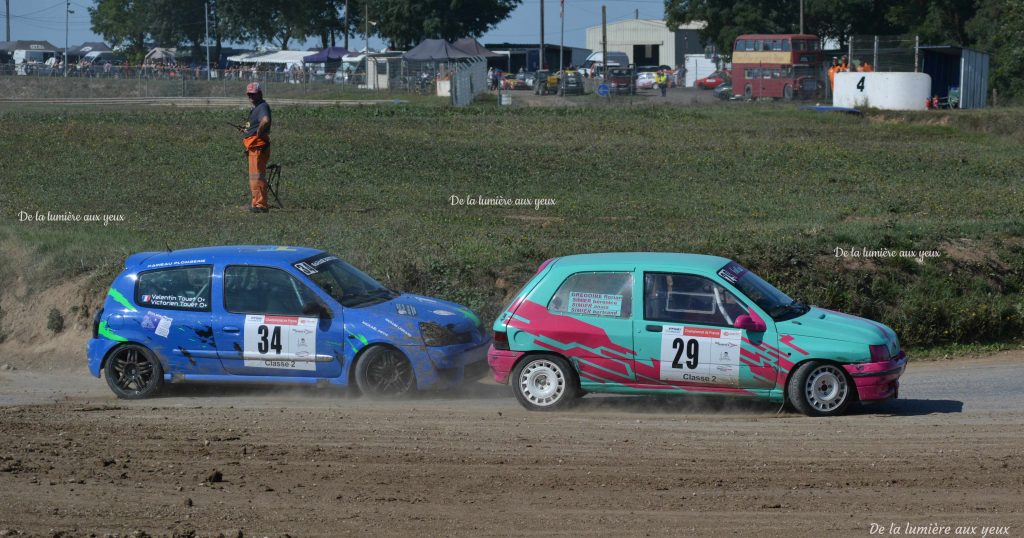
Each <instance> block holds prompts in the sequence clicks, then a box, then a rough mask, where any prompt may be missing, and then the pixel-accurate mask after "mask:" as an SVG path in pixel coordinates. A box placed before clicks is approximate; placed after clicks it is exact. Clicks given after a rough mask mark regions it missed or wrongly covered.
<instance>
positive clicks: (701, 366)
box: [659, 326, 743, 387]
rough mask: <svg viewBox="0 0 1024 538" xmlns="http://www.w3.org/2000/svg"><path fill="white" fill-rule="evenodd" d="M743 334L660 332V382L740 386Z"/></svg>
mask: <svg viewBox="0 0 1024 538" xmlns="http://www.w3.org/2000/svg"><path fill="white" fill-rule="evenodd" d="M742 334H743V333H742V331H739V330H732V329H710V328H706V327H685V326H666V327H665V328H664V329H663V330H662V333H661V362H660V368H659V370H660V374H661V379H663V380H666V381H681V382H685V383H701V384H712V385H727V386H733V387H734V386H737V385H739V364H740V343H741V338H742Z"/></svg>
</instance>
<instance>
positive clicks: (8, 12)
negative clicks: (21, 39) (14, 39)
mask: <svg viewBox="0 0 1024 538" xmlns="http://www.w3.org/2000/svg"><path fill="white" fill-rule="evenodd" d="M6 13H7V39H5V40H4V41H10V40H11V0H7V11H6Z"/></svg>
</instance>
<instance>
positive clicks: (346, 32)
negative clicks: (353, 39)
mask: <svg viewBox="0 0 1024 538" xmlns="http://www.w3.org/2000/svg"><path fill="white" fill-rule="evenodd" d="M343 31H344V32H345V50H348V0H345V28H344V29H343Z"/></svg>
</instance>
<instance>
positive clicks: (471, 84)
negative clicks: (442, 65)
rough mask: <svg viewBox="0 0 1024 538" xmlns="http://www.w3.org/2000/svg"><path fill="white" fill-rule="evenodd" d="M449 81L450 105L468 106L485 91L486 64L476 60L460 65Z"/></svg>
mask: <svg viewBox="0 0 1024 538" xmlns="http://www.w3.org/2000/svg"><path fill="white" fill-rule="evenodd" d="M451 81H452V88H451V90H452V104H453V105H455V106H466V105H469V104H470V103H472V102H473V99H474V98H475V97H476V96H477V95H479V94H481V93H483V92H485V91H487V62H486V61H484V60H476V61H473V62H469V63H463V64H461V65H460V66H459V68H458V69H457V70H456V71H455V73H453V74H452V78H451Z"/></svg>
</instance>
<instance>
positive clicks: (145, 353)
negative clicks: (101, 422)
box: [103, 344, 164, 400]
mask: <svg viewBox="0 0 1024 538" xmlns="http://www.w3.org/2000/svg"><path fill="white" fill-rule="evenodd" d="M103 370H104V372H105V373H106V376H105V377H106V378H107V385H108V386H110V390H111V391H113V392H114V395H115V396H117V397H118V398H120V399H122V400H141V399H143V398H149V397H150V396H153V395H154V394H156V392H157V391H158V390H160V387H161V386H162V385H163V383H164V369H163V367H162V366H160V361H158V360H157V358H156V356H155V355H154V354H153V352H152V351H150V350H148V349H146V348H145V347H143V346H140V345H138V344H127V345H124V346H121V347H119V348H117V349H116V350H114V352H113V353H112V354H111V355H110V356H109V357H107V362H106V364H105V365H104V367H103Z"/></svg>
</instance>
